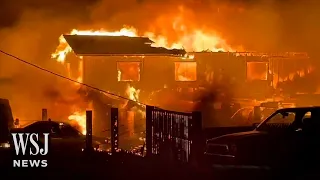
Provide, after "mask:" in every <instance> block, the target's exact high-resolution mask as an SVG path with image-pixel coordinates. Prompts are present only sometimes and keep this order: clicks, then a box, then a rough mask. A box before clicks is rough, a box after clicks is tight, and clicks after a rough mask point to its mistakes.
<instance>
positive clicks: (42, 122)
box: [28, 121, 70, 126]
mask: <svg viewBox="0 0 320 180" xmlns="http://www.w3.org/2000/svg"><path fill="white" fill-rule="evenodd" d="M40 123H41V124H46V123H48V124H49V123H51V124H57V125H59V124H61V123H62V124H66V125H70V124H69V123H66V122H62V121H36V122H34V123H32V124H40ZM32 124H29V125H28V126H30V125H32Z"/></svg>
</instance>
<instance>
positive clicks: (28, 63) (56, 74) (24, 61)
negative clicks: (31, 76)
mask: <svg viewBox="0 0 320 180" xmlns="http://www.w3.org/2000/svg"><path fill="white" fill-rule="evenodd" d="M0 53H2V54H4V55H7V56H9V57H11V58H13V59H16V60H18V61H20V62H22V63H25V64H27V65H30V66H33V67H35V68H37V69H40V70H42V71H45V72H47V73H50V74H53V75H55V76H58V77H60V78H63V79H66V80H69V81H72V82H75V83H77V84H80V85H83V86H86V87H88V88H91V89H94V90H97V91H100V92H103V93H106V94H109V95H112V96H115V97H118V98H122V99H125V100H128V101H131V102H135V103H139V104H142V105H144V106H148V104H145V103H142V102H139V101H134V100H131V99H129V98H126V97H123V96H120V95H117V94H114V93H111V92H108V91H104V90H102V89H99V88H96V87H93V86H90V85H88V84H85V83H81V82H78V81H76V80H73V79H71V78H68V77H66V76H63V75H61V74H58V73H55V72H52V71H50V70H47V69H45V68H42V67H40V66H37V65H35V64H33V63H30V62H28V61H26V60H23V59H21V58H19V57H17V56H15V55H12V54H10V53H7V52H5V51H3V50H1V49H0Z"/></svg>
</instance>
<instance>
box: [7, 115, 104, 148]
mask: <svg viewBox="0 0 320 180" xmlns="http://www.w3.org/2000/svg"><path fill="white" fill-rule="evenodd" d="M12 132H17V133H19V132H24V133H39V134H40V135H41V134H42V133H50V149H52V150H54V151H72V150H74V151H81V150H83V149H84V148H85V140H86V136H85V135H83V134H82V133H81V132H79V131H78V130H77V129H76V128H75V127H73V126H71V125H70V124H68V123H65V122H57V121H37V122H34V123H32V124H30V125H28V126H26V127H24V128H16V129H12V130H11V133H12ZM92 139H93V141H92V142H93V147H94V148H96V149H98V148H99V147H100V145H101V144H105V139H104V138H98V137H93V138H92Z"/></svg>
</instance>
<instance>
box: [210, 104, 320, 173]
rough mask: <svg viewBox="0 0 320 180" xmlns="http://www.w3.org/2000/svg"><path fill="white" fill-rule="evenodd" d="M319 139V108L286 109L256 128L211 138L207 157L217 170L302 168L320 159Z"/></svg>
mask: <svg viewBox="0 0 320 180" xmlns="http://www.w3.org/2000/svg"><path fill="white" fill-rule="evenodd" d="M319 138H320V107H303V108H285V109H279V110H277V111H275V112H274V113H272V114H271V115H270V116H269V117H268V118H266V119H265V120H264V121H263V122H261V123H260V124H258V125H257V127H256V128H255V129H254V130H253V131H248V132H241V133H233V134H227V135H223V136H220V137H216V138H212V139H208V140H207V141H206V150H205V156H206V160H207V162H208V163H209V164H210V165H211V166H212V167H214V169H220V168H231V169H234V168H236V169H244V168H245V169H248V168H254V169H271V170H272V169H283V168H289V169H290V168H292V169H291V171H294V169H295V168H297V169H299V168H300V169H299V170H301V169H303V168H306V169H307V167H311V166H312V163H316V162H317V161H318V160H320V158H319V152H320V146H319V145H320V141H319ZM308 165H310V166H308Z"/></svg>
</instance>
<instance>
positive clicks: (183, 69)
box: [175, 62, 197, 81]
mask: <svg viewBox="0 0 320 180" xmlns="http://www.w3.org/2000/svg"><path fill="white" fill-rule="evenodd" d="M175 80H176V81H196V80H197V63H196V62H175Z"/></svg>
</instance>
